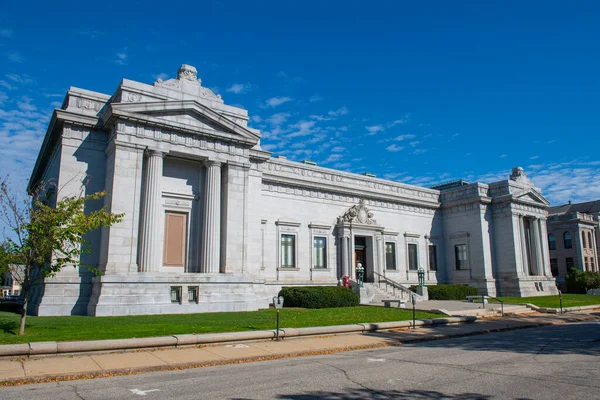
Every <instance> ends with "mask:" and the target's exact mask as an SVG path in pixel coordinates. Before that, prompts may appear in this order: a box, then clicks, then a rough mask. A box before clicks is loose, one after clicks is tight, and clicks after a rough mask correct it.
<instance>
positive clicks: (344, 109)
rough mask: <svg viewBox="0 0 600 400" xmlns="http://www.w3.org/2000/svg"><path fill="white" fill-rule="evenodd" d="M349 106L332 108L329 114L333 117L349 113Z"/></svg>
mask: <svg viewBox="0 0 600 400" xmlns="http://www.w3.org/2000/svg"><path fill="white" fill-rule="evenodd" d="M347 114H348V108H347V107H346V106H344V107H341V108H338V109H337V110H331V111H329V112H328V113H327V115H329V116H331V117H339V116H340V115H347Z"/></svg>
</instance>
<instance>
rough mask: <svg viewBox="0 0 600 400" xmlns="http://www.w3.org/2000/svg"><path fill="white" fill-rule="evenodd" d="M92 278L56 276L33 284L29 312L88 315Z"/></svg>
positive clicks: (53, 314) (37, 313)
mask: <svg viewBox="0 0 600 400" xmlns="http://www.w3.org/2000/svg"><path fill="white" fill-rule="evenodd" d="M91 293H92V278H89V279H88V278H80V277H74V276H73V277H56V278H50V279H46V281H45V283H42V282H37V283H36V284H35V285H33V287H32V289H31V293H30V295H29V303H28V305H27V313H28V314H29V315H37V316H59V315H60V316H64V315H87V308H88V302H89V299H90V295H91Z"/></svg>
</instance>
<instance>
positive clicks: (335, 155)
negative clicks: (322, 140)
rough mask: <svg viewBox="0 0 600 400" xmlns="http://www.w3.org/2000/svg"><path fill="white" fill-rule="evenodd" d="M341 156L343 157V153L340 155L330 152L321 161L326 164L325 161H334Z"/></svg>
mask: <svg viewBox="0 0 600 400" xmlns="http://www.w3.org/2000/svg"><path fill="white" fill-rule="evenodd" d="M342 157H343V155H341V154H331V155H329V157H327V158H326V159H325V161H323V163H324V164H327V163H331V162H335V161H338V160H340V159H341V158H342Z"/></svg>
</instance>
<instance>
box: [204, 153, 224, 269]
mask: <svg viewBox="0 0 600 400" xmlns="http://www.w3.org/2000/svg"><path fill="white" fill-rule="evenodd" d="M204 193H205V196H204V218H203V219H202V220H203V226H202V264H201V267H200V272H204V273H208V274H214V273H217V272H219V264H220V260H221V257H220V254H221V163H220V162H218V161H208V162H207V163H206V185H205V190H204Z"/></svg>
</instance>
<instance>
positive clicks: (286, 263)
mask: <svg viewBox="0 0 600 400" xmlns="http://www.w3.org/2000/svg"><path fill="white" fill-rule="evenodd" d="M281 268H296V236H295V235H281Z"/></svg>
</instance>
